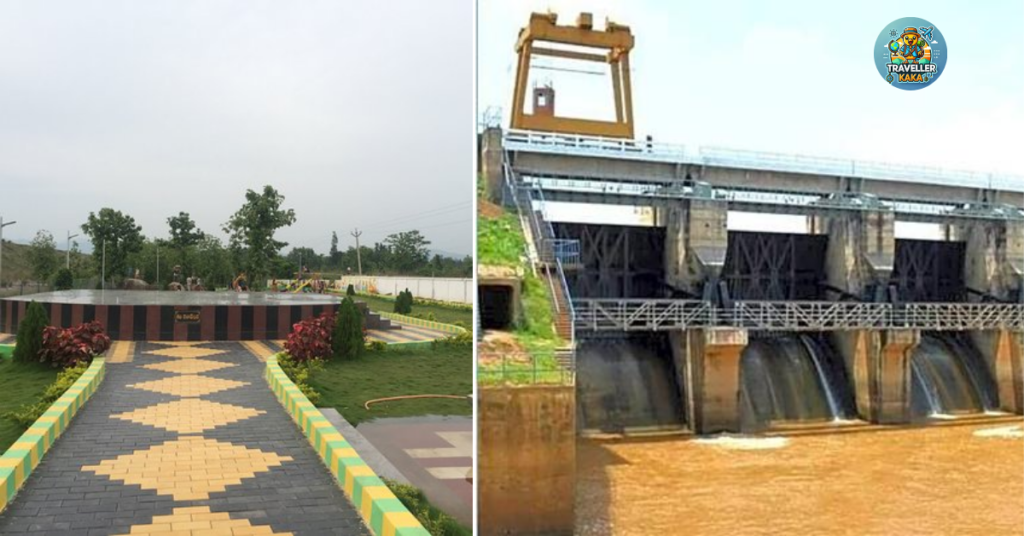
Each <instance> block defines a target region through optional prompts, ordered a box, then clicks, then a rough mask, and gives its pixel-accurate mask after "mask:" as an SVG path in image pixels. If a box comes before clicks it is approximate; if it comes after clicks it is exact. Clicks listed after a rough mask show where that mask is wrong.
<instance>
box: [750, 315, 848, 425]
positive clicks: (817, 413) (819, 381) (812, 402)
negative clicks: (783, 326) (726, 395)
mask: <svg viewBox="0 0 1024 536" xmlns="http://www.w3.org/2000/svg"><path fill="white" fill-rule="evenodd" d="M740 383H741V388H742V390H741V393H740V397H741V404H740V412H741V416H740V422H741V427H742V429H743V430H744V431H756V430H760V429H764V428H766V427H767V426H768V425H769V424H770V423H772V422H785V421H835V420H840V419H845V418H847V417H848V416H849V415H851V414H852V411H851V408H852V404H853V402H852V401H853V396H852V392H851V389H850V387H849V382H848V381H847V379H846V374H845V371H844V370H843V368H842V364H841V363H840V362H839V361H838V358H837V357H836V356H835V355H834V354H833V353H832V352H829V351H828V348H827V347H826V346H825V345H822V344H820V343H819V342H818V341H817V340H815V339H814V338H813V337H811V336H808V335H781V336H773V337H763V338H754V339H751V341H750V344H749V345H748V346H747V348H746V349H744V351H743V355H742V357H741V362H740Z"/></svg>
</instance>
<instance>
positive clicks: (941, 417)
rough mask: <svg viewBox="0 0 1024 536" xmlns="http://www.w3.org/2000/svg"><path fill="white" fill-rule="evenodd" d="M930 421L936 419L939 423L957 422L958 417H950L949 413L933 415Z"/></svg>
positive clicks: (930, 416)
mask: <svg viewBox="0 0 1024 536" xmlns="http://www.w3.org/2000/svg"><path fill="white" fill-rule="evenodd" d="M928 418H929V419H935V420H937V421H955V420H956V419H957V416H956V415H950V414H948V413H932V414H931V415H929V416H928Z"/></svg>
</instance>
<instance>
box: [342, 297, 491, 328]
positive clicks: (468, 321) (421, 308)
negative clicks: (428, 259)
mask: <svg viewBox="0 0 1024 536" xmlns="http://www.w3.org/2000/svg"><path fill="white" fill-rule="evenodd" d="M356 300H357V301H364V302H366V305H367V306H369V307H370V310H371V311H376V312H385V313H393V312H395V300H394V299H390V300H389V299H387V298H380V297H376V296H368V295H366V294H360V295H359V296H356ZM412 313H413V314H412V315H411V316H417V315H421V316H420V318H422V317H423V316H426V315H427V313H431V314H433V315H434V320H436V321H438V322H444V323H445V324H454V323H456V322H462V325H463V327H465V328H466V329H472V328H473V311H472V310H471V309H457V308H455V307H445V306H444V305H440V304H436V303H428V304H413V306H412Z"/></svg>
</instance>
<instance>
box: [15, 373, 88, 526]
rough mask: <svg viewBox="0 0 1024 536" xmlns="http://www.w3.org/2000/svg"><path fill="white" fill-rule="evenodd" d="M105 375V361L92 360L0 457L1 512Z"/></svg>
mask: <svg viewBox="0 0 1024 536" xmlns="http://www.w3.org/2000/svg"><path fill="white" fill-rule="evenodd" d="M105 371H106V364H105V361H104V360H103V359H100V358H97V359H93V360H92V364H91V365H90V366H89V368H88V369H86V371H85V372H84V373H82V375H81V376H80V377H79V378H78V380H76V381H75V383H74V384H73V385H72V386H71V387H69V388H68V390H67V391H65V392H64V394H63V395H61V397H60V398H58V399H57V401H56V402H54V403H53V404H52V405H50V407H49V408H48V409H47V410H46V412H45V413H43V415H42V416H41V417H39V418H38V419H36V422H34V423H32V426H29V428H28V430H26V431H25V433H24V434H21V437H19V438H18V440H17V441H15V442H14V444H13V445H11V448H9V449H7V452H5V453H4V455H3V456H0V511H3V509H4V508H6V507H7V504H8V503H10V502H11V500H12V499H14V495H15V494H16V493H17V492H18V490H19V489H21V487H22V486H23V485H24V484H25V481H26V480H28V477H29V475H31V474H32V471H33V470H34V469H35V468H36V467H37V466H39V462H40V461H41V460H42V459H43V456H44V455H45V454H46V453H47V451H49V450H50V447H52V446H53V444H54V443H55V442H56V441H57V438H58V437H60V436H61V434H63V433H64V431H65V430H67V428H68V425H69V424H71V419H72V418H74V416H75V414H76V413H78V410H80V409H82V406H84V405H85V403H86V401H88V400H89V398H90V397H92V394H93V393H95V392H96V389H98V388H99V385H100V383H101V382H103V376H104V373H105Z"/></svg>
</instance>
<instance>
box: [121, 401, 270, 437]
mask: <svg viewBox="0 0 1024 536" xmlns="http://www.w3.org/2000/svg"><path fill="white" fill-rule="evenodd" d="M263 413H266V412H264V411H260V410H255V409H251V408H243V407H239V406H233V405H231V404H221V403H219V402H208V401H206V400H201V399H198V398H184V399H182V400H175V401H173V402H165V403H163V404H157V405H155V406H149V407H146V408H142V409H137V410H135V411H129V412H126V413H119V414H117V415H113V417H114V418H115V419H121V420H124V421H131V422H134V423H138V424H148V425H150V426H155V427H157V428H163V429H164V430H170V431H172V432H178V433H179V434H198V433H201V432H204V431H206V430H213V429H214V428H216V427H218V426H221V425H224V424H231V423H233V422H238V421H241V420H243V419H248V418H250V417H255V416H257V415H261V414H263Z"/></svg>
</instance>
